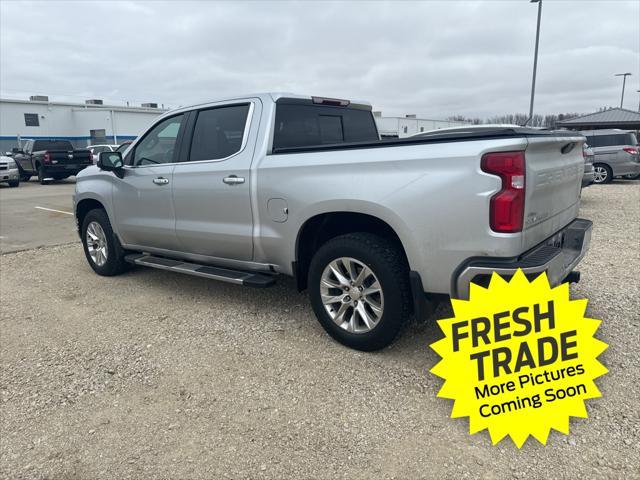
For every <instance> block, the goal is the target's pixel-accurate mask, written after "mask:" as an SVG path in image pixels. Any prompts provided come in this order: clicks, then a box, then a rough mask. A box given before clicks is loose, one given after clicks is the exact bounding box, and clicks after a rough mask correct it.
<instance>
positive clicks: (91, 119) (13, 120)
mask: <svg viewBox="0 0 640 480" xmlns="http://www.w3.org/2000/svg"><path fill="white" fill-rule="evenodd" d="M165 111H166V110H164V109H162V108H158V105H157V104H155V103H143V104H142V105H140V106H139V107H130V106H127V107H124V106H115V105H104V104H103V101H102V100H98V99H92V100H86V101H85V103H68V102H53V101H49V97H46V96H32V97H30V99H29V100H15V99H7V98H2V99H0V152H5V151H10V150H11V149H12V148H13V147H18V146H22V143H21V142H22V140H25V139H33V140H37V139H49V138H55V139H61V140H70V141H71V142H72V144H73V145H74V147H76V148H83V147H86V146H88V145H99V144H104V143H108V144H119V143H122V142H123V141H125V140H132V139H134V138H136V137H137V136H138V135H139V134H140V133H142V132H143V131H144V130H145V128H146V127H147V126H148V125H149V124H150V123H151V122H152V121H153V120H154V118H156V117H157V116H158V115H160V114H162V113H164V112H165ZM373 113H374V117H375V120H376V124H377V125H378V131H379V132H380V136H381V137H399V138H403V137H408V136H410V135H413V134H416V133H420V132H426V131H429V130H436V129H439V128H446V127H456V126H461V125H465V123H463V122H456V121H449V120H430V119H426V118H416V115H406V116H404V117H383V116H382V114H381V112H373Z"/></svg>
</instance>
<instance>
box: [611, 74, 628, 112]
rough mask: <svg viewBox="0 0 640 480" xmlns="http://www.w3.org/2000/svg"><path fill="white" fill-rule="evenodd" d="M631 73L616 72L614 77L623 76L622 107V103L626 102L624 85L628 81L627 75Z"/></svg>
mask: <svg viewBox="0 0 640 480" xmlns="http://www.w3.org/2000/svg"><path fill="white" fill-rule="evenodd" d="M629 75H631V74H630V73H629V72H627V73H616V74H615V75H614V77H622V97H621V98H620V108H622V104H623V103H624V86H625V84H626V83H627V77H628V76H629Z"/></svg>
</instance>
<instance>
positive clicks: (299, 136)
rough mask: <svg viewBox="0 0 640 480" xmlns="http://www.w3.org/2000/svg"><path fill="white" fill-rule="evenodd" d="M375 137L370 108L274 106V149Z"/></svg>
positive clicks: (300, 105) (373, 138)
mask: <svg viewBox="0 0 640 480" xmlns="http://www.w3.org/2000/svg"><path fill="white" fill-rule="evenodd" d="M377 140H379V137H378V130H377V128H376V125H375V121H374V120H373V115H372V114H371V111H370V110H366V109H358V108H345V107H333V106H325V105H302V104H288V103H282V104H278V106H277V108H276V124H275V132H274V138H273V148H275V149H278V148H294V147H312V146H317V145H330V144H336V143H343V142H373V141H377Z"/></svg>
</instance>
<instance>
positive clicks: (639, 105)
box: [636, 90, 640, 112]
mask: <svg viewBox="0 0 640 480" xmlns="http://www.w3.org/2000/svg"><path fill="white" fill-rule="evenodd" d="M636 92H638V93H640V90H636ZM638 111H639V112H640V100H638Z"/></svg>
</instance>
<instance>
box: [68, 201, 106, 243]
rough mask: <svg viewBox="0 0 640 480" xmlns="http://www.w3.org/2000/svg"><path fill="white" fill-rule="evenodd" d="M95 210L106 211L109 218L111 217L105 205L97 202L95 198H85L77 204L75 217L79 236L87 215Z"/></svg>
mask: <svg viewBox="0 0 640 480" xmlns="http://www.w3.org/2000/svg"><path fill="white" fill-rule="evenodd" d="M95 209H101V210H104V211H105V212H106V213H107V216H108V215H109V212H107V209H106V207H105V206H104V204H103V203H102V202H100V201H99V200H96V199H95V198H84V199H82V200H80V201H79V202H78V203H77V204H76V211H75V217H76V223H77V227H78V234H81V230H82V223H83V222H84V219H85V217H86V216H87V213H89V212H90V211H91V210H95Z"/></svg>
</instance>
